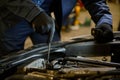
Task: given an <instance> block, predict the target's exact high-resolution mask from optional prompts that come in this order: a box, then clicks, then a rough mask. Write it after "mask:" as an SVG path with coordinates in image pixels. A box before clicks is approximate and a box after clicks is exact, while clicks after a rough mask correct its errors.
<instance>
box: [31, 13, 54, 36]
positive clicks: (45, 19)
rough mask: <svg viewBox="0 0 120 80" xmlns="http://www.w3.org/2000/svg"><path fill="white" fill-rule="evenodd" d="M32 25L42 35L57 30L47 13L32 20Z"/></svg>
mask: <svg viewBox="0 0 120 80" xmlns="http://www.w3.org/2000/svg"><path fill="white" fill-rule="evenodd" d="M32 25H33V27H34V28H35V31H36V32H38V33H41V34H43V33H48V32H50V30H52V29H53V28H54V30H55V23H54V20H53V19H52V18H51V17H50V16H48V15H47V14H46V13H45V12H41V13H40V14H39V15H38V16H36V17H35V18H34V20H32Z"/></svg>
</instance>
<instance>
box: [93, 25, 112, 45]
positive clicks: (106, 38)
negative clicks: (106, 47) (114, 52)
mask: <svg viewBox="0 0 120 80" xmlns="http://www.w3.org/2000/svg"><path fill="white" fill-rule="evenodd" d="M91 34H92V35H93V36H94V39H95V41H96V42H98V43H105V42H110V41H112V40H113V31H112V26H111V25H109V24H101V25H98V26H96V28H94V29H92V30H91Z"/></svg>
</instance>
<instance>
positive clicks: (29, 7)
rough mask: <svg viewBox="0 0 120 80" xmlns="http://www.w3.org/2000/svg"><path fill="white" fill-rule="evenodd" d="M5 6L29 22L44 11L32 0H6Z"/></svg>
mask: <svg viewBox="0 0 120 80" xmlns="http://www.w3.org/2000/svg"><path fill="white" fill-rule="evenodd" d="M4 6H5V7H6V8H7V9H8V10H9V11H11V12H12V13H14V14H16V15H18V16H21V17H24V18H25V19H26V20H28V21H29V22H31V21H32V20H33V19H34V17H36V16H37V15H38V14H39V13H40V12H42V11H43V9H41V8H40V7H38V6H37V5H35V4H34V3H33V2H32V0H4Z"/></svg>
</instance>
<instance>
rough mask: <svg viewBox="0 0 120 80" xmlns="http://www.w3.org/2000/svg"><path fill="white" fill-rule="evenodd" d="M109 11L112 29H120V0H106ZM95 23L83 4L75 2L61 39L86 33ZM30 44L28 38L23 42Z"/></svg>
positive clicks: (88, 32) (27, 45) (26, 44)
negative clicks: (111, 18)
mask: <svg viewBox="0 0 120 80" xmlns="http://www.w3.org/2000/svg"><path fill="white" fill-rule="evenodd" d="M107 3H108V6H109V8H110V12H111V13H112V16H113V31H118V30H120V27H119V26H120V0H107ZM93 27H95V24H94V23H93V21H92V20H91V17H90V15H89V13H88V12H87V10H86V9H85V8H84V6H83V5H82V3H81V4H76V6H75V8H74V9H73V11H72V12H71V14H70V15H69V17H68V21H66V23H65V24H64V25H63V27H62V32H61V41H68V40H70V39H71V38H73V37H77V36H82V35H88V34H90V33H91V28H93ZM30 46H32V43H31V41H30V39H29V38H28V39H27V40H26V42H25V48H27V47H30Z"/></svg>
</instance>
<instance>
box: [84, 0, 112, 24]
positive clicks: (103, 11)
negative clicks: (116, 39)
mask: <svg viewBox="0 0 120 80" xmlns="http://www.w3.org/2000/svg"><path fill="white" fill-rule="evenodd" d="M82 2H83V4H84V6H85V8H86V9H87V10H88V11H89V13H90V15H91V18H92V20H93V21H94V22H95V24H96V25H99V24H102V23H107V24H110V25H112V15H111V13H110V12H109V7H108V6H107V4H106V1H105V0H82Z"/></svg>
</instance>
